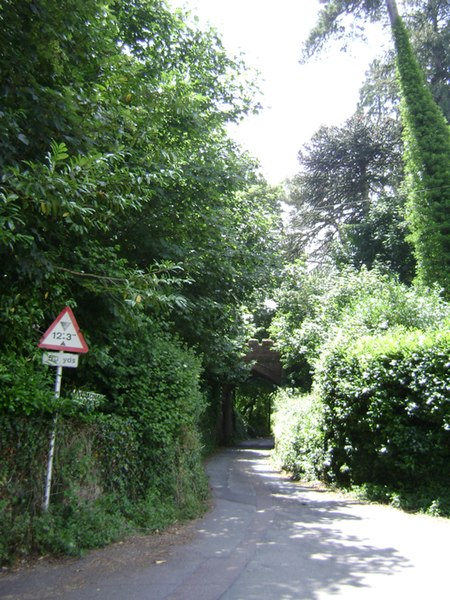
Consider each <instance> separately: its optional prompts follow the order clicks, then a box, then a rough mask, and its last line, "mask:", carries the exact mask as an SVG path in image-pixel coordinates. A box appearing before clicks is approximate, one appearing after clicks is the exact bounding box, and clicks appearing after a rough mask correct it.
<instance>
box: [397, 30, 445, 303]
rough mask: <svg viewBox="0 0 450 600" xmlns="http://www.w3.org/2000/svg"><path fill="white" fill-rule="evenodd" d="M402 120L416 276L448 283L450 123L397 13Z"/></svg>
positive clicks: (430, 281) (409, 218) (426, 282)
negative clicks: (409, 185)
mask: <svg viewBox="0 0 450 600" xmlns="http://www.w3.org/2000/svg"><path fill="white" fill-rule="evenodd" d="M393 34H394V40H395V43H396V49H397V68H398V73H399V81H400V89H401V95H402V119H403V121H404V126H405V143H406V167H407V171H408V173H409V177H410V184H412V191H411V194H410V197H409V202H408V207H407V208H408V213H407V214H408V221H409V225H410V229H411V241H412V243H413V245H414V249H415V255H416V260H417V277H418V280H419V281H420V282H422V283H425V284H427V285H431V284H433V283H434V282H438V283H439V284H440V285H441V286H442V287H443V288H444V289H445V290H446V293H447V295H448V293H449V289H450V281H449V277H450V275H449V273H450V220H449V219H450V217H449V214H450V166H449V165H450V129H449V127H448V124H447V122H446V120H445V117H444V116H443V114H442V112H441V111H440V109H439V107H438V106H437V104H436V102H435V101H434V99H433V97H432V95H431V92H430V90H429V88H428V87H427V84H426V81H425V77H424V75H423V73H422V71H421V70H420V67H419V65H418V63H417V60H416V58H415V56H414V53H413V51H412V50H411V46H410V42H409V37H408V33H407V31H406V29H405V26H404V25H403V22H402V21H401V20H400V19H398V20H397V22H396V23H395V25H394V26H393Z"/></svg>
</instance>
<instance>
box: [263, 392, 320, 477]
mask: <svg viewBox="0 0 450 600" xmlns="http://www.w3.org/2000/svg"><path fill="white" fill-rule="evenodd" d="M272 429H273V434H274V438H275V449H274V459H275V462H276V464H277V466H278V467H279V468H281V469H284V470H286V471H288V472H289V473H291V475H292V476H293V477H294V478H295V479H300V478H302V479H317V478H318V477H319V478H320V477H321V476H323V474H324V465H325V463H326V459H325V454H324V430H323V405H322V403H321V401H320V398H318V397H317V396H315V395H312V394H309V395H303V394H301V393H299V392H297V391H295V390H292V389H284V390H280V391H279V392H278V393H277V396H276V399H275V402H274V412H273V415H272Z"/></svg>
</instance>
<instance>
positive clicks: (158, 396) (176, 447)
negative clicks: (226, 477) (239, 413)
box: [0, 314, 208, 561]
mask: <svg viewBox="0 0 450 600" xmlns="http://www.w3.org/2000/svg"><path fill="white" fill-rule="evenodd" d="M111 334H112V335H113V336H117V337H116V339H118V340H119V339H120V344H118V346H117V347H116V348H114V349H112V348H110V349H108V348H104V349H103V354H102V363H103V364H101V365H99V364H97V369H96V372H95V373H94V374H91V379H92V381H91V383H92V384H93V383H95V382H96V384H97V389H98V390H99V392H101V394H100V393H91V392H86V391H85V390H77V391H76V392H75V393H69V392H68V388H70V386H71V385H72V384H73V381H72V380H71V378H70V374H67V377H65V378H64V381H63V396H62V397H61V398H60V399H59V400H58V401H55V399H54V398H53V392H52V381H51V377H49V376H48V373H47V372H46V370H47V369H48V367H44V366H42V365H40V364H39V363H37V364H36V362H33V361H27V360H26V359H24V358H20V357H13V356H12V357H10V358H8V360H9V363H6V361H3V363H2V366H3V369H2V370H0V377H1V378H2V382H3V388H2V401H3V405H2V408H3V411H2V418H1V423H0V497H1V498H2V502H1V504H0V529H1V531H0V533H1V540H2V542H1V546H0V560H2V561H8V560H12V559H13V558H14V557H15V556H17V555H20V554H26V553H28V552H30V551H31V552H33V551H34V552H63V553H70V554H74V553H79V552H80V551H82V550H83V549H86V548H90V547H92V546H96V545H102V544H105V543H108V542H110V541H111V540H112V539H116V538H117V537H118V536H121V535H123V534H124V533H125V532H127V531H130V530H132V529H135V528H136V527H138V528H141V529H143V530H146V531H149V530H152V529H159V528H161V527H163V526H164V525H167V523H169V522H171V521H173V520H176V519H182V518H189V517H192V516H195V515H197V514H199V512H200V511H201V510H203V508H204V505H205V502H204V501H205V499H206V498H207V495H208V488H207V481H206V476H205V473H204V470H203V465H202V452H201V443H200V434H199V428H198V424H199V418H200V415H201V413H202V411H203V407H204V397H203V395H202V393H201V391H200V388H199V376H200V359H199V358H197V357H196V356H195V355H194V353H193V352H192V351H190V350H188V349H187V348H186V347H185V346H184V345H183V344H182V343H181V342H180V341H179V340H178V339H177V338H176V337H174V336H173V335H172V334H170V333H169V332H168V331H167V330H166V329H164V328H162V327H161V326H159V325H157V324H156V323H154V322H153V321H151V320H150V319H147V318H146V317H145V316H143V315H139V314H137V315H136V316H135V317H134V318H133V319H129V320H127V321H126V322H125V321H122V320H117V321H116V322H115V323H114V324H113V325H111ZM15 361H16V362H15ZM86 362H87V361H83V366H82V367H80V370H81V369H83V368H86V366H85V365H86ZM14 374H17V379H15V377H14ZM52 374H54V373H52ZM94 376H95V378H94ZM27 378H28V379H27ZM85 378H86V381H88V379H89V373H88V372H87V371H86V372H85ZM55 414H58V420H57V421H58V424H57V438H56V451H55V460H54V470H53V480H52V489H51V500H50V510H49V512H48V513H47V514H41V506H42V501H43V492H44V481H45V471H46V462H47V451H48V441H49V435H50V431H51V429H52V426H53V418H54V415H55ZM77 524H78V525H77ZM80 524H81V525H80Z"/></svg>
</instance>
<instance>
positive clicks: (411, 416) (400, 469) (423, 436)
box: [318, 328, 450, 485]
mask: <svg viewBox="0 0 450 600" xmlns="http://www.w3.org/2000/svg"><path fill="white" fill-rule="evenodd" d="M449 357H450V332H449V330H448V328H447V329H446V330H444V331H429V332H427V333H423V332H420V331H417V332H405V331H401V330H400V331H399V330H397V331H391V332H389V333H386V334H385V335H379V336H373V337H365V338H362V339H360V340H358V341H356V340H355V341H354V342H350V341H348V342H347V343H346V344H338V345H336V346H335V348H334V349H330V350H329V351H328V352H327V353H326V354H325V355H324V357H323V359H322V362H321V367H320V372H319V374H318V389H319V393H320V396H321V398H322V401H323V403H324V422H325V431H326V434H325V448H326V450H327V452H328V454H329V456H330V464H329V465H328V475H329V477H331V478H332V479H334V480H336V481H337V482H339V483H363V482H364V483H368V482H369V483H370V482H371V483H377V484H389V485H392V484H395V485H399V484H405V485H411V484H413V483H414V482H415V483H416V484H417V483H420V484H421V485H423V484H424V483H425V482H440V481H442V482H444V483H450V480H449V470H448V464H449V461H450V383H449V379H448V369H449V366H450V358H449Z"/></svg>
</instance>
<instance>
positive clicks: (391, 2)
mask: <svg viewBox="0 0 450 600" xmlns="http://www.w3.org/2000/svg"><path fill="white" fill-rule="evenodd" d="M386 6H387V10H388V13H389V19H390V21H391V25H392V26H394V25H395V23H396V21H397V19H398V17H399V15H398V8H397V2H396V1H395V0H386Z"/></svg>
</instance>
